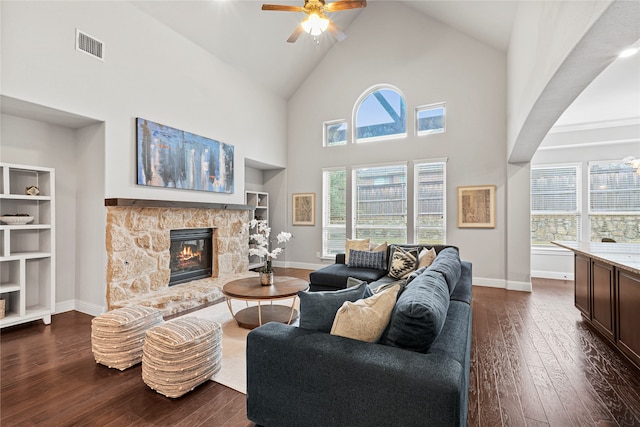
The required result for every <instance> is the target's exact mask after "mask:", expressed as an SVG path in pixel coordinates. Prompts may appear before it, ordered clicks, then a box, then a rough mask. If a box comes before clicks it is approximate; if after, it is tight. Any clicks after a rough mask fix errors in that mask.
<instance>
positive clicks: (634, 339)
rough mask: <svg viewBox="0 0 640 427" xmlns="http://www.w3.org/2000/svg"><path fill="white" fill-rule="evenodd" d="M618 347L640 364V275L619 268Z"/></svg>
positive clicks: (617, 289)
mask: <svg viewBox="0 0 640 427" xmlns="http://www.w3.org/2000/svg"><path fill="white" fill-rule="evenodd" d="M616 282H617V288H616V291H617V292H616V293H617V296H618V298H617V306H616V311H617V317H616V320H617V330H618V341H617V344H618V348H620V350H621V351H622V352H623V353H624V354H626V355H627V357H628V358H629V359H631V361H633V362H634V363H635V364H636V365H637V366H640V276H639V275H637V274H632V273H630V272H627V271H622V270H617V280H616Z"/></svg>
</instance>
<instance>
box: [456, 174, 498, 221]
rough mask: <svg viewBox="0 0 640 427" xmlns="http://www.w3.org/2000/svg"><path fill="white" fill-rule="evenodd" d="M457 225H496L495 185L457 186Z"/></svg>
mask: <svg viewBox="0 0 640 427" xmlns="http://www.w3.org/2000/svg"><path fill="white" fill-rule="evenodd" d="M458 227H459V228H495V227H496V186H495V185H477V186H471V187H458Z"/></svg>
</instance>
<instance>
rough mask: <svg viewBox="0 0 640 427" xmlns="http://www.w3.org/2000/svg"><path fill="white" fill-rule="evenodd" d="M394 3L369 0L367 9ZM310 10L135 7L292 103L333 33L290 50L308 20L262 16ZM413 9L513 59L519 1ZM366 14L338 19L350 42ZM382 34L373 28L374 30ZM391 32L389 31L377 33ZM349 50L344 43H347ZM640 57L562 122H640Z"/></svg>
mask: <svg viewBox="0 0 640 427" xmlns="http://www.w3.org/2000/svg"><path fill="white" fill-rule="evenodd" d="M381 1H385V2H387V3H389V1H386V0H369V1H368V2H367V3H368V5H367V8H375V7H376V4H378V3H379V2H381ZM265 2H266V3H271V4H284V5H298V6H299V5H302V4H303V0H297V1H289V0H284V1H279V0H266V1H264V2H263V1H254V0H206V1H205V0H200V1H183V0H173V1H171V0H170V1H156V0H154V1H149V0H147V1H133V2H132V3H134V4H135V5H136V6H137V7H138V8H140V9H141V10H143V11H144V12H146V13H147V14H149V15H150V16H152V17H153V18H155V19H157V20H158V21H160V22H162V23H164V24H165V25H167V26H169V27H170V28H172V29H173V30H175V31H176V32H177V33H179V34H181V35H182V36H184V37H186V38H188V39H190V40H192V41H193V42H194V43H196V44H197V45H199V46H201V47H202V48H203V49H205V50H207V51H209V52H211V53H212V54H213V55H215V56H216V57H217V58H218V59H220V60H222V61H224V62H225V63H227V64H229V65H230V66H232V67H233V68H235V69H237V70H238V71H239V72H242V73H244V74H246V75H247V76H248V77H249V78H251V79H252V80H253V81H256V82H258V84H260V85H262V86H263V87H264V88H265V89H267V90H269V91H271V92H273V93H275V94H277V95H279V96H281V97H283V98H285V99H289V98H290V97H291V96H292V95H293V94H294V93H295V91H296V90H297V89H298V88H299V87H300V85H301V84H302V83H303V82H304V81H305V79H306V77H307V75H308V74H309V73H310V72H311V71H312V70H313V68H314V67H316V66H317V64H318V63H319V62H320V61H322V59H323V58H324V56H325V55H326V54H327V53H328V52H329V50H330V49H331V47H332V46H333V45H334V44H335V43H336V41H335V40H334V39H333V38H332V36H331V35H330V34H328V33H325V34H323V35H321V36H320V37H319V40H318V41H319V43H316V42H315V41H314V40H313V38H312V37H311V36H309V35H307V34H303V35H302V36H301V37H300V38H299V39H298V41H297V42H296V43H293V44H291V43H287V42H286V39H287V38H288V37H289V35H290V34H291V32H292V31H293V30H294V28H295V27H296V26H297V25H298V24H299V23H300V21H301V19H302V18H303V17H304V15H303V14H302V13H296V12H273V11H262V10H261V5H262V4H263V3H265ZM394 3H396V4H397V7H409V8H412V9H414V10H415V11H416V12H418V13H423V14H425V15H428V16H430V17H431V18H434V19H436V20H438V21H441V22H443V23H444V24H447V25H449V26H451V27H453V28H455V29H457V30H458V31H460V32H462V33H465V34H467V35H469V36H471V37H473V38H475V39H477V40H480V41H481V42H483V43H485V44H487V45H489V46H492V47H493V48H495V49H497V50H499V51H502V52H504V53H505V54H506V52H507V50H508V46H509V39H510V36H511V28H512V26H513V22H514V17H515V14H516V10H517V7H518V1H517V0H514V1H508V0H501V1H488V0H487V1H485V0H448V1H431V0H403V1H395V2H394ZM360 13H364V9H355V10H349V11H343V12H338V13H333V14H331V16H330V17H331V19H332V20H333V21H334V22H335V23H336V24H338V25H339V26H340V27H341V28H342V29H343V30H344V31H345V33H346V34H347V37H348V35H349V25H350V24H351V22H353V20H354V19H356V18H357V17H358V15H359V14H360ZM373 30H374V29H372V31H373ZM375 31H384V28H378V29H375ZM343 43H344V42H343ZM639 76H640V55H636V57H635V58H628V59H624V60H619V61H616V62H615V63H614V64H612V65H611V66H610V67H609V68H608V69H607V70H605V71H604V72H603V73H602V74H601V75H600V76H599V77H598V78H597V79H596V80H595V81H594V83H593V84H592V85H591V86H590V87H588V88H587V90H585V91H584V92H583V94H582V95H581V96H580V97H579V98H578V99H576V101H575V102H574V103H573V104H572V105H571V106H570V107H569V109H568V110H567V111H566V112H565V114H563V115H562V116H561V117H560V119H559V120H558V122H557V125H562V126H565V125H571V124H578V123H586V122H593V121H607V120H620V119H628V118H630V117H635V118H638V117H640V77H639Z"/></svg>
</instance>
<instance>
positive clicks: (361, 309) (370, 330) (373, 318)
mask: <svg viewBox="0 0 640 427" xmlns="http://www.w3.org/2000/svg"><path fill="white" fill-rule="evenodd" d="M399 290H400V285H393V286H391V287H389V288H387V289H385V290H383V291H381V292H379V293H376V294H375V295H373V296H370V297H369V298H363V299H359V300H357V301H355V302H351V301H346V302H345V303H344V304H342V306H341V307H340V308H339V309H338V312H337V313H336V317H335V319H334V320H333V326H332V327H331V334H332V335H338V336H341V337H346V338H351V339H354V340H359V341H365V342H376V341H378V339H380V336H381V335H382V332H383V331H384V330H385V328H386V327H387V325H388V324H389V318H390V317H391V310H393V306H394V305H395V303H396V296H397V295H398V291H399Z"/></svg>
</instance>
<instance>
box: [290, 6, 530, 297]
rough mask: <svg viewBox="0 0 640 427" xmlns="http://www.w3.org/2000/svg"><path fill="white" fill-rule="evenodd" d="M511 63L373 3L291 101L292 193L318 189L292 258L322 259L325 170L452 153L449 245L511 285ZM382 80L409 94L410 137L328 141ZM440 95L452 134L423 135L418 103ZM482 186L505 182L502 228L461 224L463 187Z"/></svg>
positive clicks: (484, 273) (416, 17)
mask: <svg viewBox="0 0 640 427" xmlns="http://www.w3.org/2000/svg"><path fill="white" fill-rule="evenodd" d="M373 6H375V7H373ZM374 28H377V29H379V30H378V31H373V30H372V29H374ZM505 61H506V59H505V55H504V54H502V53H500V52H498V51H496V50H494V49H492V48H490V47H488V46H486V45H484V44H482V43H479V42H477V41H476V40H473V39H471V38H469V37H467V36H464V35H462V34H461V33H459V32H457V31H456V30H453V29H452V28H450V27H447V26H445V25H443V24H440V23H439V22H438V21H435V20H432V19H429V18H427V17H424V16H422V15H420V14H416V13H415V11H413V10H412V9H409V8H407V7H405V6H403V5H402V4H400V3H392V4H386V3H383V2H377V3H374V4H373V5H372V7H367V8H366V9H365V10H363V11H362V13H361V14H360V15H359V16H358V17H357V18H356V20H354V22H353V23H352V24H351V26H350V27H349V36H348V38H347V39H346V40H345V41H343V42H341V43H338V44H336V45H335V46H334V47H333V49H332V50H331V51H330V52H329V54H328V55H327V56H326V58H325V59H324V60H323V61H322V63H320V64H319V65H318V66H317V67H316V69H315V70H314V72H313V73H312V74H311V75H310V76H309V78H308V79H307V80H306V82H305V83H304V84H303V85H302V87H301V88H300V89H299V90H298V91H297V92H296V94H295V95H294V96H293V97H292V98H291V100H290V102H289V134H288V140H289V141H290V143H289V149H288V154H289V162H288V168H287V174H288V180H287V182H288V192H289V197H288V198H290V197H291V193H307V192H314V193H316V195H317V203H316V226H315V227H302V226H298V227H291V229H290V231H291V232H292V233H293V235H294V239H293V240H292V241H291V242H290V244H288V248H287V252H286V253H287V261H289V262H290V263H291V264H292V265H301V264H302V265H305V263H316V264H319V263H320V260H319V259H318V258H317V257H316V253H317V252H320V251H321V250H322V248H321V242H322V233H321V230H322V227H321V224H322V222H321V213H322V197H321V196H322V182H321V181H322V179H321V178H322V168H323V167H335V166H346V165H366V164H376V163H385V162H393V161H412V160H419V159H428V158H441V157H447V158H448V162H447V200H448V204H447V243H449V244H453V245H457V246H459V247H460V251H461V255H462V258H464V259H467V260H470V261H472V262H473V263H474V276H476V278H477V279H476V281H474V283H478V284H479V282H481V281H482V278H486V279H488V280H489V281H491V282H493V281H494V280H497V281H499V282H500V281H502V283H503V281H504V279H505V271H506V265H505V261H506V252H507V248H506V247H505V241H506V222H505V206H506V204H505V203H506V202H505V195H506V188H505V186H506V163H505V151H506V119H505V117H506V62H505ZM381 83H386V84H391V85H394V86H395V87H397V88H398V89H400V91H402V93H403V94H404V95H405V98H406V107H407V116H408V118H409V123H408V124H407V131H408V137H407V138H406V139H401V140H393V141H381V142H375V143H369V144H358V145H355V144H348V145H346V146H338V147H323V146H322V123H323V122H324V121H327V120H334V119H348V120H349V123H351V119H352V109H353V107H354V104H355V102H356V100H357V99H358V97H359V96H360V95H361V94H362V93H363V92H364V91H366V90H367V89H368V88H370V87H371V86H373V85H376V84H381ZM435 102H446V103H447V118H446V120H447V123H446V126H447V131H446V133H443V134H437V135H431V136H426V137H416V136H414V135H413V118H414V108H415V107H416V106H420V105H425V104H430V103H435ZM349 129H351V124H349ZM482 184H495V185H497V187H498V192H497V200H498V215H497V226H496V228H495V229H458V228H457V226H456V204H457V203H456V187H457V186H460V185H482ZM287 224H289V225H290V224H291V207H290V206H288V208H287ZM489 248H490V249H489ZM527 274H528V266H527Z"/></svg>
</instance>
